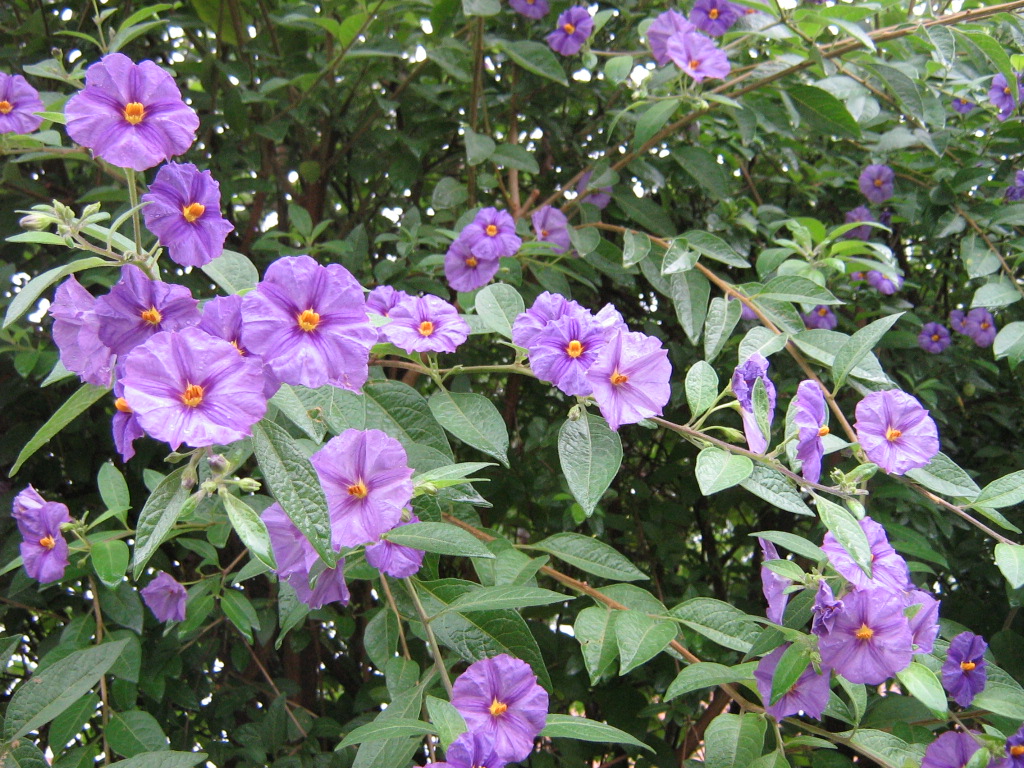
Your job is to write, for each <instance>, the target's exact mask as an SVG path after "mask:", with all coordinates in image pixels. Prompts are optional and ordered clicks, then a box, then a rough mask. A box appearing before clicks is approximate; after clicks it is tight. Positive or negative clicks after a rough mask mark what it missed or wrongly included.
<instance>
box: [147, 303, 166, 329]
mask: <svg viewBox="0 0 1024 768" xmlns="http://www.w3.org/2000/svg"><path fill="white" fill-rule="evenodd" d="M142 319H143V320H145V321H146V322H147V323H149V324H150V325H160V321H161V320H163V319H164V316H163V315H161V314H160V310H159V309H157V308H156V307H150V308H149V309H146V310H143V312H142Z"/></svg>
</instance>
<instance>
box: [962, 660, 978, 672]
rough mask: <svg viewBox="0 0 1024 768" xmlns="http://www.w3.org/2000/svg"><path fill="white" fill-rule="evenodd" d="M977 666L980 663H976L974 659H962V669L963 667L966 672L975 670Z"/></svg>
mask: <svg viewBox="0 0 1024 768" xmlns="http://www.w3.org/2000/svg"><path fill="white" fill-rule="evenodd" d="M976 666H978V665H977V664H975V663H974V662H973V661H961V662H960V669H962V670H963V671H964V672H973V671H974V668H975V667H976Z"/></svg>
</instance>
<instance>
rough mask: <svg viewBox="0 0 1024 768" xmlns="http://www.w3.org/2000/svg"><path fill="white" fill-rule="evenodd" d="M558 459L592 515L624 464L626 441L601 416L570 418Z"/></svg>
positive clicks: (560, 437)
mask: <svg viewBox="0 0 1024 768" xmlns="http://www.w3.org/2000/svg"><path fill="white" fill-rule="evenodd" d="M558 458H559V461H560V462H561V465H562V472H563V474H564V475H565V480H566V482H567V483H568V484H569V490H570V491H572V495H573V496H574V497H575V498H576V501H578V502H579V504H580V506H581V507H583V512H584V513H585V514H586V515H587V516H588V517H589V516H590V515H592V514H593V513H594V510H595V509H596V508H597V505H598V503H599V502H600V501H601V497H602V496H604V492H605V491H606V490H608V486H610V485H611V482H612V480H614V479H615V475H616V474H618V471H619V466H620V465H621V464H622V442H621V441H620V440H619V435H618V433H617V432H614V431H612V429H611V428H610V427H609V426H608V422H606V421H605V420H604V419H603V418H601V417H600V416H594V415H593V414H590V413H586V414H584V415H583V416H581V417H580V418H578V419H576V420H575V421H572V420H569V419H567V420H566V421H565V422H564V423H563V424H562V428H561V429H560V430H559V431H558Z"/></svg>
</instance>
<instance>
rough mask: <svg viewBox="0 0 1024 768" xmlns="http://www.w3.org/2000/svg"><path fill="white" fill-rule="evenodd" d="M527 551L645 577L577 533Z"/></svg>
mask: <svg viewBox="0 0 1024 768" xmlns="http://www.w3.org/2000/svg"><path fill="white" fill-rule="evenodd" d="M406 527H408V526H406ZM530 548H531V549H539V550H540V551H541V552H547V553H548V554H549V555H554V556H555V557H557V558H558V559H559V560H562V561H563V562H566V563H569V565H575V566H576V567H577V568H579V569H580V570H581V571H586V572H587V573H592V574H594V575H595V576H600V577H601V578H604V579H611V580H614V581H641V580H643V579H646V578H647V576H645V575H644V573H643V571H641V570H640V569H639V568H637V567H636V566H635V565H633V563H631V562H630V561H629V560H627V559H626V558H625V556H623V555H622V554H621V553H619V551H618V550H617V549H615V548H614V547H611V546H609V545H608V544H605V543H604V542H603V541H598V540H597V539H592V538H591V537H589V536H584V535H582V534H579V533H568V532H566V533H556V534H555V535H554V536H548V537H547V538H546V539H544V540H543V541H541V542H538V543H537V544H532V545H531V546H530Z"/></svg>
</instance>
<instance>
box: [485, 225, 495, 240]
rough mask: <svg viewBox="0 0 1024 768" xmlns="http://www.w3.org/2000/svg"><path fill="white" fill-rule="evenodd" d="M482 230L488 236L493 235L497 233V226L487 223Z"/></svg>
mask: <svg viewBox="0 0 1024 768" xmlns="http://www.w3.org/2000/svg"><path fill="white" fill-rule="evenodd" d="M484 232H485V233H486V234H487V236H488V237H495V236H496V235H497V234H498V228H497V227H496V226H495V225H494V224H488V225H487V229H485V230H484Z"/></svg>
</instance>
